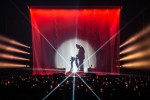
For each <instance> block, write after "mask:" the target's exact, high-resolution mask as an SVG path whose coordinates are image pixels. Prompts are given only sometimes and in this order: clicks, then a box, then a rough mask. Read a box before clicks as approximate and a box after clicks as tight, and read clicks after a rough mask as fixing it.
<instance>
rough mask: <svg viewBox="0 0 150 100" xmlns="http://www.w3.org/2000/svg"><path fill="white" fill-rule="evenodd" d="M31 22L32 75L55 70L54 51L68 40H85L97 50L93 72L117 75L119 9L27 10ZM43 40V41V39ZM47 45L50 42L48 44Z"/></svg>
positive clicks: (118, 70)
mask: <svg viewBox="0 0 150 100" xmlns="http://www.w3.org/2000/svg"><path fill="white" fill-rule="evenodd" d="M30 14H31V22H32V48H33V74H44V75H45V74H50V72H49V71H46V70H34V69H37V68H40V69H41V68H42V69H55V68H56V64H55V61H54V60H55V54H56V51H55V49H56V50H57V48H58V47H59V46H60V45H61V43H63V42H64V41H66V40H68V39H72V38H75V37H76V36H77V38H79V39H81V40H85V41H88V43H89V44H90V45H91V46H92V48H93V49H94V51H97V50H98V49H99V48H100V47H101V46H103V44H104V43H106V42H107V41H108V40H109V39H110V38H111V37H112V36H114V35H115V34H116V33H117V35H116V36H115V37H114V38H113V39H111V41H109V42H108V43H107V44H106V45H105V46H104V47H103V48H101V49H100V50H99V51H98V52H97V53H96V59H97V63H96V68H95V69H96V71H98V72H108V73H119V72H120V69H119V45H120V35H119V30H120V8H119V7H116V8H111V9H110V8H109V9H104V8H103V9H48V8H43V9H42V8H32V7H31V8H30ZM42 35H43V36H44V37H45V38H46V39H45V38H43V36H42ZM48 42H49V43H48Z"/></svg>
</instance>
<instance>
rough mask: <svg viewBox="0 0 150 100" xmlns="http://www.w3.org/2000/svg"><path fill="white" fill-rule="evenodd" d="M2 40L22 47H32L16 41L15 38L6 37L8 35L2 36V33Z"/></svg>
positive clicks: (0, 37)
mask: <svg viewBox="0 0 150 100" xmlns="http://www.w3.org/2000/svg"><path fill="white" fill-rule="evenodd" d="M0 41H4V42H7V43H10V44H13V45H17V46H21V47H25V48H30V47H29V46H27V45H24V44H22V43H19V42H17V41H15V40H12V39H9V38H6V37H4V36H2V35H0Z"/></svg>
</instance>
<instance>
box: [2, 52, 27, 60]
mask: <svg viewBox="0 0 150 100" xmlns="http://www.w3.org/2000/svg"><path fill="white" fill-rule="evenodd" d="M0 58H4V59H12V60H25V61H30V60H29V59H26V58H22V57H18V56H14V55H10V54H5V53H0Z"/></svg>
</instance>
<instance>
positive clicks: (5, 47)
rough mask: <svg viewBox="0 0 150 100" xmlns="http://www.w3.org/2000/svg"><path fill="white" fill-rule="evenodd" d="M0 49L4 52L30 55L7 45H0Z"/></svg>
mask: <svg viewBox="0 0 150 100" xmlns="http://www.w3.org/2000/svg"><path fill="white" fill-rule="evenodd" d="M0 49H2V50H6V51H10V52H17V53H23V54H30V53H28V52H26V51H23V50H20V49H17V48H14V47H11V46H8V45H3V44H0Z"/></svg>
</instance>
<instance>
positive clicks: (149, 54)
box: [120, 49, 150, 61]
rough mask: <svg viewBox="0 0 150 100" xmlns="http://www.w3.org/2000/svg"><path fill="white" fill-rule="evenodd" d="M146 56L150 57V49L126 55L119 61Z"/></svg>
mask: <svg viewBox="0 0 150 100" xmlns="http://www.w3.org/2000/svg"><path fill="white" fill-rule="evenodd" d="M148 56H150V49H147V50H144V51H139V52H137V53H134V54H130V55H127V56H126V57H123V58H121V59H120V61H124V60H132V59H137V58H142V57H148Z"/></svg>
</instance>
